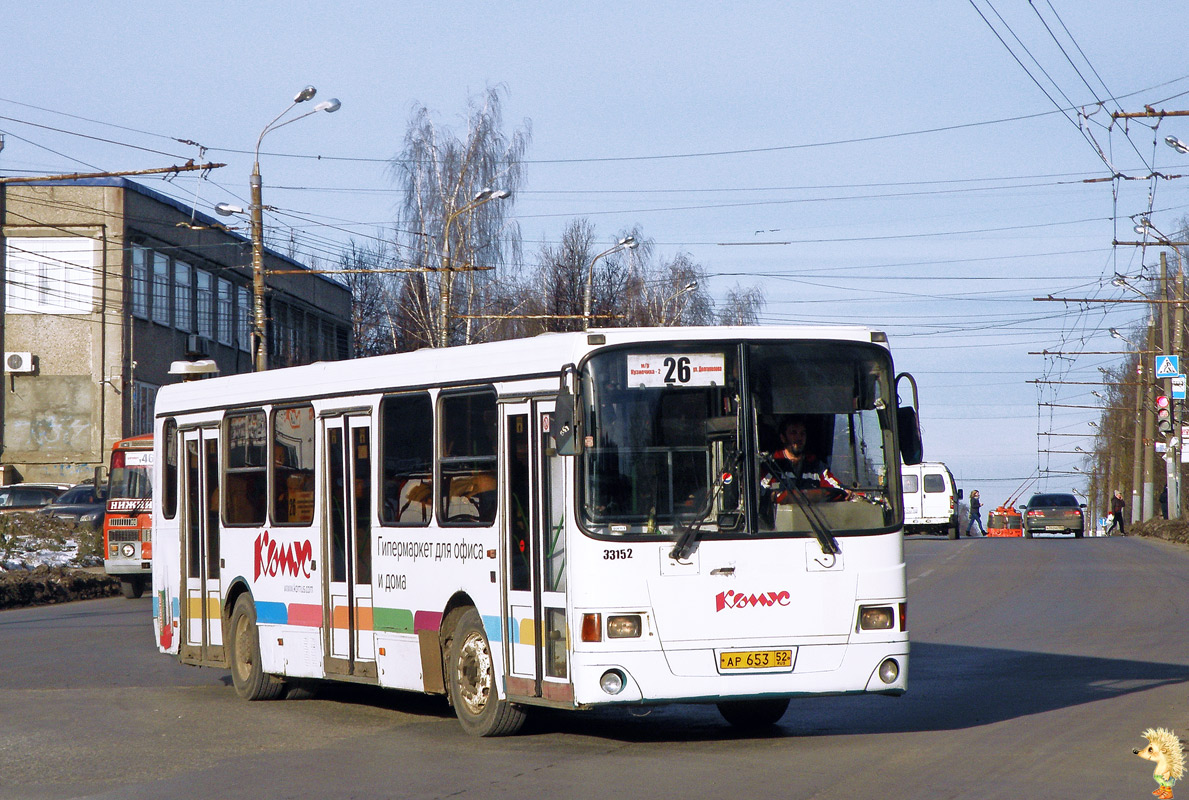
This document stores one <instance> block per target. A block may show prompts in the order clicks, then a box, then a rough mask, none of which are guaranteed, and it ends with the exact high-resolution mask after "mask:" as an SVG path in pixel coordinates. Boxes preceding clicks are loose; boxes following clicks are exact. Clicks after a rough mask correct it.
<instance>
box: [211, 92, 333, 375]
mask: <svg viewBox="0 0 1189 800" xmlns="http://www.w3.org/2000/svg"><path fill="white" fill-rule="evenodd" d="M317 92H318V90H317V89H315V88H314V87H313V86H307V87H305V88H304V89H302V90H301V91H300V92H298V93H297V95H296V96H295V97H294V98H293V102H292V103H290V104H289V105H288V106H287V107H286V108H285V110H284V111H282V112H281V113H280V114H277V116H276V117H274V118H273V121H272V122H270V123H268V124H267V125H265V126H264V130H262V131H260V136H258V137H257V138H256V157H255V160H254V161H253V162H252V176H251V179H250V182H249V183H250V187H251V190H252V197H251V205H250V206H249V213H250V215H251V220H252V312H253V313H252V364H253V368H254V369H255V370H256V371H257V372H263V371H264V370H266V369H268V346H267V342H266V340H265V330H266V329H265V320H264V203H263V201H262V200H261V191H260V143H261V142H263V141H264V136H265V134H268V133H270V132H272V131H275V130H276V129H277V128H283V127H285V126H286V125H288V124H290V123H292V122H297V121H298V120H299V119H305V118H306V117H308V116H310V115H311V114H317V113H318V112H319V111H325V112H326V113H328V114H333V113H334V112H335V111H338V110H339V109H340V108H341V107H342V103H340V102H339V101H338V99H337V98H333V97H332V98H331V99H329V100H324V101H322V102H321V103H318V104H317V105H315V106H314V108H313V109H312V110H310V111H307V112H306V113H304V114H299V115H298V116H296V117H293V118H292V119H288V120H285V121H284V122H280V124H278V122H279V121H280V119H281V117H283V116H285V115H286V114H288V113H289V112H290V111H291V110H292V109H293V107H294V106H296V105H297V104H298V103H304V102H306V101H307V100H309V99H311V98H312V97H313V96H314V95H315V94H317ZM215 211H217V212H218V213H220V214H222V215H224V216H229V215H231V214H237V213H239V214H242V213H243V209H242V208H240V207H239V206H233V205H231V204H230V203H219V204H218V205H217V206H215Z"/></svg>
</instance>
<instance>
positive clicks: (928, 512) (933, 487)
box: [900, 461, 962, 539]
mask: <svg viewBox="0 0 1189 800" xmlns="http://www.w3.org/2000/svg"><path fill="white" fill-rule="evenodd" d="M900 483H901V489H902V490H903V492H904V532H905V533H944V534H946V535H947V536H949V538H951V539H957V538H958V535H959V530H958V527H959V524H960V523H959V522H958V501H959V500H961V499H962V490H961V489H957V488H956V487H955V486H954V476H953V473H951V472H950V470H949V467H947V466H946V465H945V464H942V463H941V462H940V461H925V462H922V463H920V464H914V465H913V466H905V465H903V464H902V465H901V466H900Z"/></svg>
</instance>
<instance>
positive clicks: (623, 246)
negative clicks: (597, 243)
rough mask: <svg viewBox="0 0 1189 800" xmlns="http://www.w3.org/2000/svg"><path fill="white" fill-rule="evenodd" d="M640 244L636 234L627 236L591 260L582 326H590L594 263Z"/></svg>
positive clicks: (583, 306)
mask: <svg viewBox="0 0 1189 800" xmlns="http://www.w3.org/2000/svg"><path fill="white" fill-rule="evenodd" d="M639 246H640V243H639V242H637V241H636V237H635V236H625V237H623V238H622V239H620V240H619V241H618V242H616V244H615V246H614V247H608V248H607V249H606V250H604V251H603V252H601V253H599V254H598V255H597V256H595V257H594V258H592V259H591V260H590V266H589V267H588V268H587V270H586V294H585V296H584V297H583V300H582V327H583V328H586V329H589V328H590V287H591V285H592V284H593V283H594V265H595V262H596V261H598V260H599V259H600V258H602V257H603V256H609V255H611V254H612V253H618V252H619V251H620V250H635V249H636V248H637V247H639Z"/></svg>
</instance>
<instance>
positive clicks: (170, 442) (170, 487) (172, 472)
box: [161, 417, 178, 519]
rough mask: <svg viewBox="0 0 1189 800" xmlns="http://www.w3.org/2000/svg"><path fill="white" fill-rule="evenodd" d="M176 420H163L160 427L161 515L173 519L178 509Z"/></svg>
mask: <svg viewBox="0 0 1189 800" xmlns="http://www.w3.org/2000/svg"><path fill="white" fill-rule="evenodd" d="M177 430H178V426H177V422H175V421H174V420H173V418H172V417H171V418H170V419H167V420H165V424H164V425H163V426H162V427H161V437H162V440H163V441H162V442H161V451H162V452H163V453H164V454H165V458H164V459H163V460H164V462H165V463H164V464H162V465H161V473H162V480H163V483H164V484H165V485H164V486H163V487H162V488H161V515H162V516H164V517H165V518H166V519H173V518H174V516H175V515H176V514H177V511H178V441H177Z"/></svg>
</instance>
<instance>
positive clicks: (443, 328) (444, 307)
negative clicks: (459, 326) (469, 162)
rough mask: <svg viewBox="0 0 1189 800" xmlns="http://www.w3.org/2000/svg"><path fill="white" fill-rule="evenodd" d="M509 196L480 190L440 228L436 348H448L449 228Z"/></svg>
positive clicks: (451, 275) (504, 191) (451, 271)
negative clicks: (462, 218)
mask: <svg viewBox="0 0 1189 800" xmlns="http://www.w3.org/2000/svg"><path fill="white" fill-rule="evenodd" d="M511 196H512V192H510V191H508V190H507V189H480V190H479V191H478V192H477V193H476V194H475V196H474V197H473V198H471V201H470V202H469V203H467V204H466V205H464V206H463V207H462V208H458V209H455V210H454V211H451V212H450V213H449V214H447V215H446V222H445V224H444V225H443V226H442V261H443V263H444V264H445V267H444V270H443V272H442V278H441V281H440V282H439V292H440V295H441V296H440V299H439V302H440V304H441V308H439V309H438V327H439V330H438V347H448V346H449V344H450V291H451V289H452V285H453V283H454V264H453V261H452V258H451V255H450V226H451V224H453V223H454V220H455V219H456V218H458V217H460V216H462V215H463V214H465V213H467V212H468V211H474V210H475V209H476V208H478V207H479V206H481V205H483V204H484V203H490V202H491V201H492V200H503V199H504V198H507V197H511Z"/></svg>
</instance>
